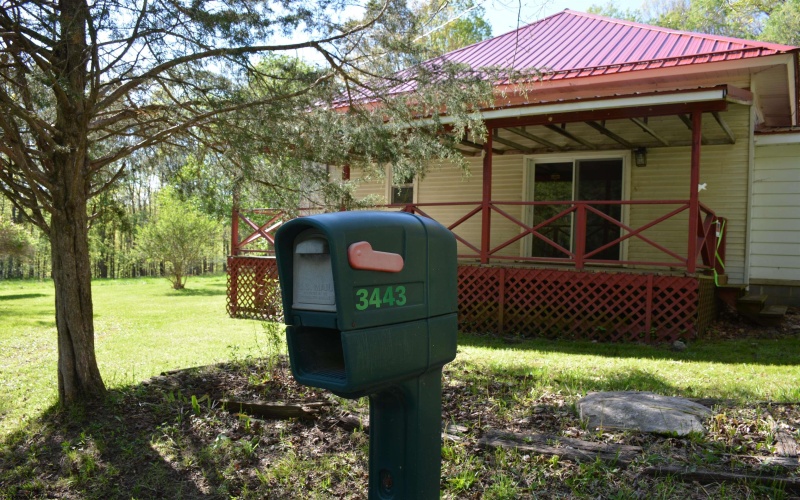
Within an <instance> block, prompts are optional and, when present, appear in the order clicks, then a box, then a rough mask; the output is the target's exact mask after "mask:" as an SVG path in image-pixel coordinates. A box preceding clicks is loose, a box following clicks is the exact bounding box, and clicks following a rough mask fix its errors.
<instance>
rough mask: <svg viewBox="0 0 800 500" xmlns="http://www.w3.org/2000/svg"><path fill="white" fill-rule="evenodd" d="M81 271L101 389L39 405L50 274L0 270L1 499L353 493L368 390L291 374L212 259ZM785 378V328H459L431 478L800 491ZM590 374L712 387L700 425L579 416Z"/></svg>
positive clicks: (791, 366) (641, 494)
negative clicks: (236, 404) (575, 450)
mask: <svg viewBox="0 0 800 500" xmlns="http://www.w3.org/2000/svg"><path fill="white" fill-rule="evenodd" d="M94 285H95V286H94V297H95V299H94V300H95V316H96V317H95V327H96V333H97V355H98V360H99V363H100V369H101V372H102V374H103V377H104V378H105V380H106V383H107V385H108V386H109V388H111V389H112V390H111V391H110V393H109V397H108V400H107V401H105V402H103V403H99V404H97V405H94V406H91V407H88V408H85V409H82V410H77V411H70V412H65V411H60V410H59V409H58V408H57V407H54V406H53V404H54V402H55V392H56V382H55V380H56V370H55V360H56V353H55V328H54V324H53V317H52V314H53V313H52V311H53V305H52V302H53V293H52V287H51V286H50V284H49V283H31V282H0V352H2V364H1V365H0V377H1V378H0V383H1V384H2V385H0V404H2V405H3V406H0V414H2V426H1V427H2V434H0V498H6V497H8V498H44V497H59V498H231V497H237V498H365V496H366V495H365V491H366V482H367V477H368V473H367V465H368V462H367V450H368V441H369V438H368V430H367V429H368V427H367V426H368V421H367V420H366V415H368V413H369V412H368V402H367V400H366V399H361V400H356V401H349V400H342V399H340V398H337V397H334V396H332V395H330V394H329V393H326V392H324V391H317V390H314V389H309V388H305V387H302V386H298V385H297V384H296V383H294V381H293V380H292V378H291V376H290V375H289V373H288V369H287V367H286V360H285V357H281V356H278V355H277V353H278V352H282V351H283V350H285V346H283V344H282V340H281V336H280V331H279V330H278V329H275V328H268V327H265V326H264V325H261V324H260V323H258V322H255V321H244V320H231V319H229V318H228V317H227V316H226V314H225V278H224V277H219V276H218V277H207V278H194V279H191V280H190V281H189V284H188V286H189V290H185V291H181V292H178V291H173V290H171V289H170V288H169V285H168V283H167V282H166V281H165V280H131V281H115V282H112V281H101V282H95V284H94ZM796 320H797V317H796V316H795V317H793V318H792V321H796ZM754 331H755V330H754ZM745 333H747V332H745ZM762 333H764V332H762ZM276 346H277V348H276ZM204 365H207V366H205V367H203V368H199V369H191V370H183V371H178V372H175V373H170V374H169V375H167V376H161V377H159V376H156V375H158V374H159V373H161V372H163V371H166V370H175V369H179V368H185V367H197V366H204ZM154 376H156V377H154ZM798 380H800V339H798V337H797V335H796V334H795V335H782V336H775V335H772V336H768V337H763V336H762V337H757V336H755V337H754V336H751V337H747V338H739V339H734V340H725V341H712V340H706V341H697V342H692V343H690V344H689V348H688V349H687V350H685V351H681V352H677V351H673V350H671V349H670V347H669V346H663V345H660V346H644V345H635V344H597V343H589V342H565V341H543V340H529V341H522V342H514V343H506V342H503V341H502V340H498V339H493V338H490V337H481V336H467V335H462V336H460V337H459V348H458V356H457V358H456V360H455V361H454V362H453V363H451V364H449V365H447V366H446V367H445V371H444V381H443V382H444V383H443V419H444V420H445V421H446V422H449V423H451V424H455V427H454V428H456V429H457V431H454V432H455V434H456V435H453V436H451V437H449V438H448V439H446V440H445V441H444V443H443V446H442V483H441V494H442V496H443V497H445V498H576V497H577V498H680V497H684V498H784V497H787V496H791V495H792V494H795V495H796V494H800V477H798V472H797V470H794V471H793V470H786V469H780V468H774V467H767V468H765V467H763V465H762V463H763V462H764V459H766V458H769V457H771V456H772V455H773V454H774V453H775V452H776V434H777V432H779V431H781V432H785V433H788V434H789V435H791V436H792V437H793V438H794V439H796V440H798V441H800V384H799V383H798ZM605 390H643V391H654V392H657V393H660V394H664V395H678V396H685V397H691V398H711V399H715V400H717V404H716V405H715V415H714V416H713V417H712V418H711V419H710V420H709V421H708V422H707V423H706V426H707V428H708V431H709V432H708V434H706V435H704V436H697V435H695V436H690V437H688V438H677V437H674V436H652V435H643V434H638V433H629V432H628V433H623V432H608V431H602V430H598V429H589V428H587V426H586V425H585V424H583V423H582V422H581V421H580V419H579V418H578V415H577V412H576V402H577V400H578V399H579V398H580V397H581V396H583V395H585V394H586V393H587V392H591V391H605ZM222 400H238V401H261V402H283V403H287V402H288V403H306V404H307V403H308V402H310V401H313V402H318V403H319V402H321V403H324V406H323V407H322V409H321V410H320V411H319V413H318V414H317V415H316V417H315V418H312V419H310V420H299V419H289V420H273V419H260V418H257V417H255V416H253V415H246V414H242V413H235V412H234V413H231V412H228V411H226V410H225V409H224V408H223V407H222V405H221V404H220V401H222ZM353 421H355V422H357V424H356V425H352V422H353ZM358 422H361V423H360V424H358ZM492 430H500V431H512V432H520V433H547V434H548V435H550V436H559V437H565V438H574V439H581V440H583V441H590V442H593V443H597V444H603V445H608V444H627V445H632V446H639V447H641V449H642V451H641V452H640V453H639V455H638V456H637V458H636V459H635V460H634V461H633V462H632V463H631V464H626V465H621V464H616V463H613V462H612V463H606V462H600V461H590V462H584V463H576V462H572V461H570V460H563V459H560V458H559V456H547V455H542V454H538V453H532V452H526V451H520V450H515V449H496V450H491V449H486V448H483V447H481V445H480V440H481V438H482V437H483V436H485V435H486V434H487V433H488V432H490V431H492ZM660 466H670V467H672V466H675V467H683V468H688V469H691V470H697V469H710V470H716V471H722V472H726V473H740V474H750V475H762V476H763V475H765V474H766V475H768V476H769V477H773V476H776V477H780V478H783V480H785V481H784V482H783V483H780V484H778V483H777V482H776V483H775V484H771V483H769V482H767V483H763V482H762V483H756V482H753V481H751V480H747V481H739V482H725V481H723V482H717V483H714V484H703V485H700V484H696V483H691V482H688V483H686V482H682V481H680V480H678V479H677V478H675V477H673V476H669V475H668V476H665V477H660V476H650V475H648V474H647V471H650V470H652V469H654V468H657V467H660ZM787 481H788V482H787ZM795 483H797V487H798V490H797V491H796V492H794V493H792V491H793V490H792V489H791V488H792V484H795ZM787 484H788V485H789V486H787Z"/></svg>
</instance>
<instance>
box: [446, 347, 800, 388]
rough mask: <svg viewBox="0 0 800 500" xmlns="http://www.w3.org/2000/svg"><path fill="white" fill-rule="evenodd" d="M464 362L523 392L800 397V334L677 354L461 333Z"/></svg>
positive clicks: (459, 360) (660, 349)
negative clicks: (513, 341) (526, 386)
mask: <svg viewBox="0 0 800 500" xmlns="http://www.w3.org/2000/svg"><path fill="white" fill-rule="evenodd" d="M459 365H463V366H469V367H475V366H477V367H480V368H481V370H480V371H481V372H483V373H492V374H493V382H495V383H496V382H498V380H501V379H507V380H508V381H509V382H510V383H513V384H514V385H515V389H517V390H519V389H520V388H521V387H520V384H522V385H524V384H525V383H533V385H534V386H536V387H539V388H540V389H549V390H555V391H562V392H566V393H569V394H575V395H578V394H586V393H587V392H589V391H619V390H640V391H653V392H657V393H659V394H664V395H679V396H683V397H690V398H715V399H732V400H735V401H737V402H740V403H753V402H759V401H782V402H799V401H800V384H798V383H797V381H798V380H800V338H797V337H793V338H777V339H742V340H725V341H696V342H692V343H691V344H690V346H689V349H687V350H685V351H681V352H677V351H673V350H672V349H670V347H669V346H668V345H655V346H647V345H641V344H611V343H591V342H572V341H548V340H528V341H524V342H522V343H517V344H508V343H505V342H503V341H500V340H497V339H493V338H490V337H474V336H466V335H462V336H460V338H459V355H458V358H457V364H456V366H459ZM463 376H464V377H466V378H467V379H468V378H469V377H470V375H469V374H468V373H466V374H464V375H463ZM497 377H499V378H497ZM458 378H461V377H458Z"/></svg>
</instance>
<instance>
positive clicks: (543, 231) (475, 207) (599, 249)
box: [232, 200, 725, 274]
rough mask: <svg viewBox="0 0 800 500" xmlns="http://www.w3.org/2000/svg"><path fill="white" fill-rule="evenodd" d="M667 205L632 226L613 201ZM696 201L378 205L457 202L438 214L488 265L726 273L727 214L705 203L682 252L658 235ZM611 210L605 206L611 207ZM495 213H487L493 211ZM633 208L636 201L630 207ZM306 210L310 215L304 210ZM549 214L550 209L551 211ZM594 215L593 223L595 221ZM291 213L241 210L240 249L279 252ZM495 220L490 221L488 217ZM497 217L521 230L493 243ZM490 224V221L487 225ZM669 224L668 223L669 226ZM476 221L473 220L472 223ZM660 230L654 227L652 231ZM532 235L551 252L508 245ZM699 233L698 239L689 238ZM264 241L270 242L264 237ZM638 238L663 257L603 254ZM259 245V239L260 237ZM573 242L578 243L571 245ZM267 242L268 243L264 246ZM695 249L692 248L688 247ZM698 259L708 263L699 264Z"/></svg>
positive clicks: (466, 254) (467, 254) (410, 208)
mask: <svg viewBox="0 0 800 500" xmlns="http://www.w3.org/2000/svg"><path fill="white" fill-rule="evenodd" d="M645 205H650V206H661V207H665V209H666V210H667V211H666V213H664V214H663V215H661V216H659V217H657V218H655V219H652V220H648V221H647V222H646V223H644V224H641V225H638V227H632V226H631V225H629V224H626V223H623V222H621V221H620V220H618V219H617V218H615V217H612V216H611V215H609V212H610V211H611V210H610V209H611V208H612V207H613V208H615V209H616V210H617V211H618V212H620V213H621V212H622V210H623V207H637V206H645ZM537 206H541V207H546V206H547V207H557V208H550V209H548V210H550V212H551V213H552V212H554V211H555V213H553V214H552V215H551V216H550V217H548V218H547V219H545V220H541V221H537V222H536V223H526V222H525V221H523V220H521V218H520V217H519V216H517V215H514V214H513V213H511V212H517V213H520V212H523V211H524V207H533V209H534V210H535V207H537ZM689 207H690V201H689V200H652V201H530V202H521V201H520V202H514V201H508V202H506V201H492V202H490V203H488V204H485V203H483V202H453V203H414V204H407V205H390V206H385V207H376V208H383V209H387V208H388V209H396V210H402V211H405V212H411V213H416V214H419V215H423V216H426V217H430V218H433V219H437V217H431V215H430V214H429V212H434V211H437V210H441V209H442V208H450V209H451V210H449V213H450V214H452V213H453V210H452V209H453V208H457V209H458V210H456V213H457V214H460V213H463V215H461V216H459V215H455V216H452V215H451V217H455V220H454V221H452V222H449V221H444V220H439V222H442V223H443V224H445V225H446V226H447V228H448V229H450V230H451V231H452V232H453V234H454V235H455V237H456V240H458V241H459V242H460V243H461V244H462V245H463V246H462V249H463V250H464V251H462V253H461V254H459V258H460V259H475V260H479V261H480V262H481V263H483V264H488V263H491V262H501V261H516V262H531V263H535V262H539V263H558V264H571V265H572V266H574V267H575V268H576V269H578V270H582V269H584V268H585V267H586V266H587V265H603V264H606V265H607V264H613V265H632V266H645V267H650V266H653V267H668V268H679V269H685V270H686V271H687V272H690V273H695V272H697V270H698V268H700V269H713V270H715V271H716V272H718V273H720V274H722V273H723V272H724V264H723V263H724V259H725V258H724V254H725V232H724V231H723V230H722V228H723V227H724V219H722V218H720V217H718V216H717V215H716V214H715V213H714V212H713V211H712V210H711V209H710V208H708V207H707V206H705V205H703V204H702V203H701V204H700V207H699V208H700V209H699V211H698V220H697V224H696V227H697V232H696V234H694V235H692V234H689V231H690V230H689V228H690V227H692V224H686V220H685V219H684V220H683V221H682V222H683V223H684V224H685V227H686V228H687V229H686V233H685V234H686V246H685V248H686V250H684V251H679V250H676V249H675V248H674V245H672V246H673V248H669V246H668V245H667V244H666V243H665V242H663V241H658V238H656V237H655V236H653V234H654V233H653V231H658V229H660V228H658V227H657V226H658V225H659V224H663V223H664V222H666V221H670V220H672V221H673V222H674V221H676V220H678V219H677V217H678V216H679V215H680V214H683V213H684V212H686V213H687V214H691V210H690V209H689ZM604 209H605V211H604ZM487 210H488V211H489V216H488V217H487V216H486V211H487ZM628 210H630V208H628ZM248 215H256V216H259V217H260V218H261V221H262V222H260V223H258V224H257V223H255V222H254V221H253V220H252V218H251V217H249V216H248ZM303 215H306V214H303ZM548 215H549V214H548ZM590 219H591V220H592V221H593V222H590ZM240 220H241V221H242V222H244V223H245V224H246V225H247V226H248V227H250V228H251V229H252V233H250V234H249V235H248V236H246V237H245V238H244V239H242V240H241V241H240V240H239V239H238V225H239V221H240ZM285 220H288V217H287V216H286V214H285V213H284V212H282V211H279V210H269V209H260V210H250V211H246V212H245V211H241V212H234V223H233V224H232V232H233V234H232V237H233V239H232V241H233V242H234V244H233V245H232V247H233V252H232V254H233V255H241V254H247V253H250V254H254V253H257V254H261V255H271V254H273V253H274V252H273V249H274V243H275V239H274V237H275V231H276V230H277V228H278V227H280V225H281V224H282V223H283V222H284V221H285ZM487 221H488V224H487ZM498 221H504V222H505V223H506V224H508V222H510V223H511V224H512V227H516V228H518V232H517V233H516V234H515V235H514V236H512V237H510V238H507V239H505V240H503V241H500V242H496V243H495V244H494V245H492V237H491V236H492V224H493V223H497V222H498ZM468 222H473V223H474V222H477V223H478V224H480V231H478V233H479V234H480V240H479V241H474V240H473V241H470V240H469V239H468V237H467V236H466V233H472V234H473V235H474V234H475V231H474V230H472V231H467V230H465V229H466V227H467V223H468ZM487 226H488V227H487ZM662 227H663V226H662ZM473 228H474V226H473ZM609 228H610V230H611V231H614V232H615V233H616V234H618V235H619V236H618V237H616V238H613V239H610V238H605V239H604V240H603V242H602V243H601V244H599V245H598V246H595V247H591V246H588V245H587V242H588V241H589V237H590V236H591V235H592V234H593V231H597V230H604V231H606V232H608V231H609ZM650 229H653V231H651V232H650V233H647V234H645V232H646V231H648V230H650ZM526 237H530V238H531V241H534V239H535V240H536V241H540V242H541V244H540V247H543V248H545V249H547V251H548V252H549V254H550V255H548V256H522V255H520V254H521V252H514V253H515V255H504V254H503V250H505V249H507V248H509V247H510V246H511V245H514V244H516V243H518V242H521V241H522V240H523V239H524V238H526ZM691 238H694V241H690V239H691ZM260 240H263V241H260ZM627 240H631V241H638V242H640V243H641V244H642V245H643V246H642V247H640V249H639V252H637V253H642V251H641V248H648V249H650V253H651V254H655V255H657V256H658V257H660V259H658V260H653V259H652V258H651V259H649V260H641V259H625V260H623V259H621V258H619V259H617V258H613V259H609V258H607V257H606V258H602V254H603V252H604V251H605V250H608V249H611V248H613V247H615V246H618V245H622V244H623V242H625V241H627ZM259 241H260V245H254V243H256V242H259ZM570 242H571V244H570ZM265 245H266V246H265ZM692 252H693V253H694V255H689V253H692ZM698 258H700V261H701V263H700V264H699V265H698Z"/></svg>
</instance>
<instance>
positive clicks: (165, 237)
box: [138, 189, 220, 290]
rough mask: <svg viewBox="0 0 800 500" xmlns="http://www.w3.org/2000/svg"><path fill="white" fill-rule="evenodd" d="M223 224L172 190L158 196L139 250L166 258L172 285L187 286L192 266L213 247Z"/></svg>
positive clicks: (146, 254)
mask: <svg viewBox="0 0 800 500" xmlns="http://www.w3.org/2000/svg"><path fill="white" fill-rule="evenodd" d="M219 232H220V226H219V224H218V223H217V222H216V221H214V220H212V219H211V218H209V217H208V216H206V215H205V214H203V213H202V212H201V211H200V209H199V207H198V206H197V203H196V202H194V201H193V200H187V201H182V200H181V199H180V198H179V197H178V196H177V195H176V194H175V193H174V192H173V191H172V190H171V189H165V190H163V191H162V192H161V193H160V194H159V196H158V209H157V212H156V216H155V218H154V219H153V220H152V221H150V222H149V223H148V224H146V225H145V226H144V227H143V228H142V230H141V232H140V234H139V239H138V242H139V251H140V252H141V254H142V255H143V256H144V257H146V258H147V259H149V260H153V261H162V262H164V263H165V264H166V272H167V274H168V275H169V280H170V282H171V283H172V287H173V288H174V289H176V290H180V289H182V288H184V286H185V284H186V279H187V274H188V273H189V271H190V268H191V266H193V265H196V264H198V263H199V262H200V261H201V259H202V258H203V256H205V255H207V254H208V253H209V252H211V251H212V250H213V245H214V243H215V241H216V240H217V238H218V237H219Z"/></svg>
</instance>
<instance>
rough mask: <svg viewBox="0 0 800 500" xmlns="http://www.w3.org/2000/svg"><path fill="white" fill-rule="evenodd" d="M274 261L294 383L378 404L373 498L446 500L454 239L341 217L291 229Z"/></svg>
mask: <svg viewBox="0 0 800 500" xmlns="http://www.w3.org/2000/svg"><path fill="white" fill-rule="evenodd" d="M275 252H276V257H277V261H278V273H279V277H280V284H281V293H282V294H283V310H284V315H285V322H286V324H287V325H288V326H287V329H286V338H287V344H288V347H289V358H290V363H291V367H292V373H293V375H294V377H295V379H296V380H297V381H298V382H299V383H301V384H304V385H308V386H311V387H319V388H322V389H327V390H330V391H331V392H333V393H334V394H337V395H339V396H342V397H345V398H358V397H361V396H369V400H370V457H369V463H370V476H369V477H370V479H369V497H370V498H379V499H393V498H414V499H423V498H439V481H440V474H441V413H442V402H441V398H442V387H441V377H442V366H444V364H446V363H448V362H450V361H452V360H453V359H454V358H455V355H456V330H457V326H456V325H457V321H456V310H457V292H456V282H457V266H456V242H455V238H454V236H453V234H452V233H451V232H450V231H448V230H447V229H446V228H445V227H443V226H442V225H440V224H439V223H437V222H435V221H433V220H431V219H428V218H425V217H420V216H418V215H414V214H408V213H402V212H338V213H333V214H323V215H315V216H310V217H302V218H299V219H294V220H292V221H289V222H287V223H286V224H284V225H283V226H282V227H281V228H280V229H279V230H278V233H277V235H276V247H275Z"/></svg>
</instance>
